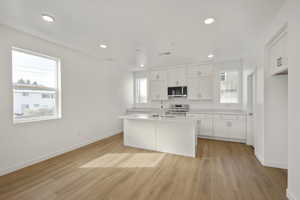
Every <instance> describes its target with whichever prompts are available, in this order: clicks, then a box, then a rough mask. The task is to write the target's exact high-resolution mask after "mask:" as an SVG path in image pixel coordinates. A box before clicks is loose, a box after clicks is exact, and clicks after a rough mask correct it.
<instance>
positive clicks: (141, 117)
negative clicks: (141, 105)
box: [119, 114, 196, 121]
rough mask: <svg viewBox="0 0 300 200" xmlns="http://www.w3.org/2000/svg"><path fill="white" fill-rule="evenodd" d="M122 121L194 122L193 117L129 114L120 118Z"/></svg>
mask: <svg viewBox="0 0 300 200" xmlns="http://www.w3.org/2000/svg"><path fill="white" fill-rule="evenodd" d="M119 118H120V119H134V120H151V121H191V120H192V121H194V120H196V119H195V118H193V117H188V116H170V115H166V116H158V117H155V116H153V115H152V114H128V115H124V116H120V117H119Z"/></svg>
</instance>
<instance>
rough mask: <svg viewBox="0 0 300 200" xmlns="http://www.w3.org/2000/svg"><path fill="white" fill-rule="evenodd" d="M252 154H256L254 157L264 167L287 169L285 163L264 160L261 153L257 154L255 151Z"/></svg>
mask: <svg viewBox="0 0 300 200" xmlns="http://www.w3.org/2000/svg"><path fill="white" fill-rule="evenodd" d="M254 154H255V156H256V159H257V160H258V161H259V162H260V164H261V165H263V166H265V167H273V168H280V169H287V165H286V164H282V163H275V162H269V161H266V160H264V158H263V157H262V156H261V155H259V154H258V153H257V152H255V153H254Z"/></svg>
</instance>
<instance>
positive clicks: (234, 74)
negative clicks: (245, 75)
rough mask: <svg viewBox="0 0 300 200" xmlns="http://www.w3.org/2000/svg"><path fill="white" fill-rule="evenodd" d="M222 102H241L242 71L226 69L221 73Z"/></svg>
mask: <svg viewBox="0 0 300 200" xmlns="http://www.w3.org/2000/svg"><path fill="white" fill-rule="evenodd" d="M219 80H220V103H231V104H235V103H239V101H240V91H239V90H240V72H239V71H224V72H220V74H219Z"/></svg>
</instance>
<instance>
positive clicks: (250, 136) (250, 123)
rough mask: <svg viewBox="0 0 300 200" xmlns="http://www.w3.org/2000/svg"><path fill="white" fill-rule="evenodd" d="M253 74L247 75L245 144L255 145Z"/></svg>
mask: <svg viewBox="0 0 300 200" xmlns="http://www.w3.org/2000/svg"><path fill="white" fill-rule="evenodd" d="M254 122H255V74H254V73H251V74H249V75H248V77H247V145H250V146H253V147H255V134H254V133H255V123H254Z"/></svg>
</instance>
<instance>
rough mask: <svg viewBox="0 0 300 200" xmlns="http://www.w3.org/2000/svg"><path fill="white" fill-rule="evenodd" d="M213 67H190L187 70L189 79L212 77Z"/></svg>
mask: <svg viewBox="0 0 300 200" xmlns="http://www.w3.org/2000/svg"><path fill="white" fill-rule="evenodd" d="M212 69H213V67H212V66H211V65H199V66H191V67H189V68H188V73H187V74H188V77H189V78H200V77H205V76H211V75H212Z"/></svg>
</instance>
